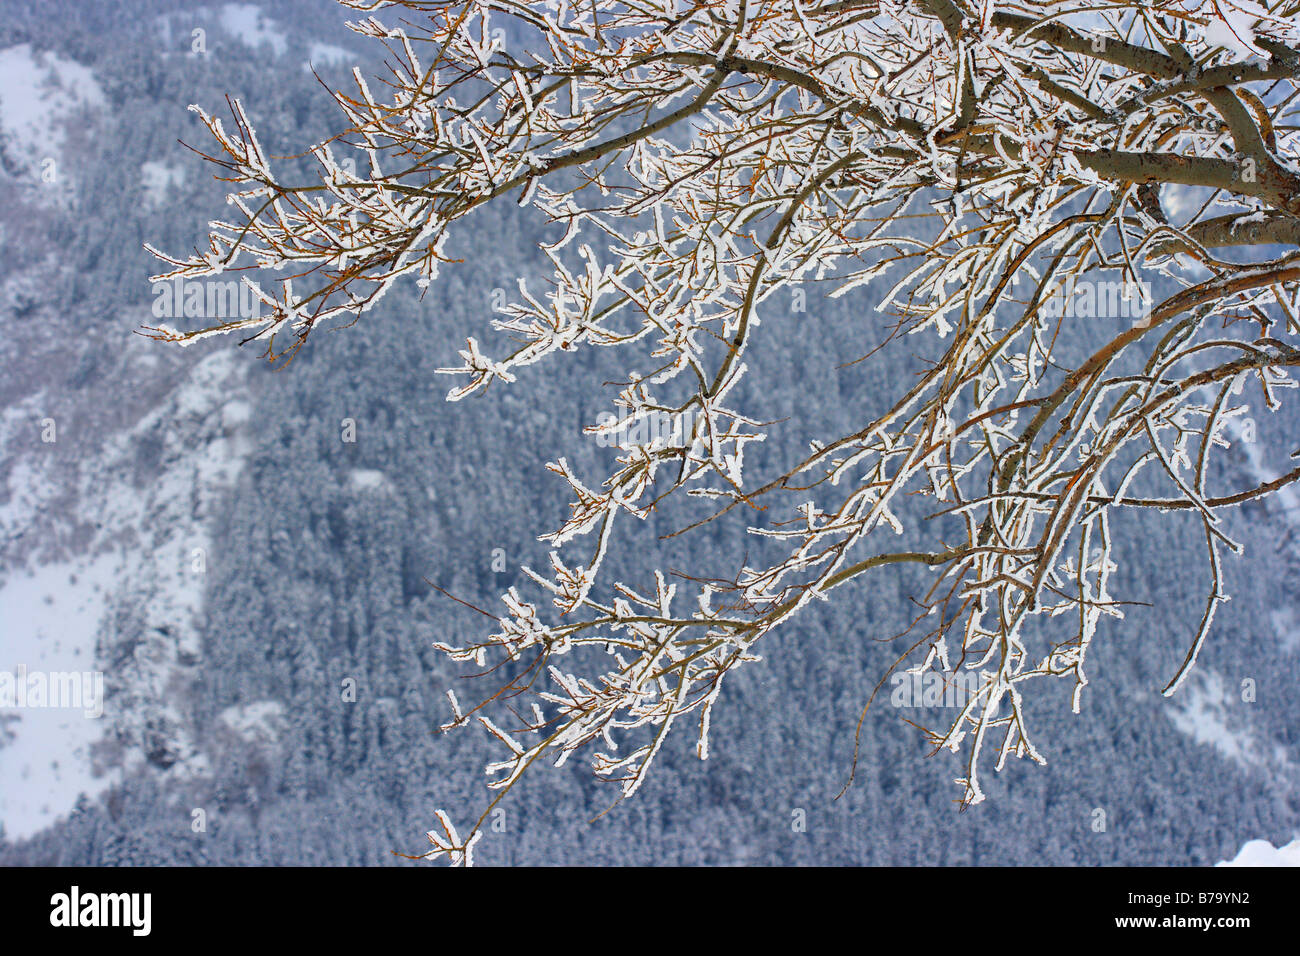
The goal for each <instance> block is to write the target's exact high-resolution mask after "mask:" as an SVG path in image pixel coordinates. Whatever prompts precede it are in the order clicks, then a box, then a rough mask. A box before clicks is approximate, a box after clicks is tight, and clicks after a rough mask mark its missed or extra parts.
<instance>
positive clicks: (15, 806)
mask: <svg viewBox="0 0 1300 956" xmlns="http://www.w3.org/2000/svg"><path fill="white" fill-rule="evenodd" d="M120 574H121V562H120V559H119V558H118V557H117V556H115V555H112V554H105V555H100V556H99V557H97V558H79V559H77V560H73V561H67V562H60V563H57V564H46V565H42V566H40V567H38V568H36V569H35V570H33V571H29V572H26V573H18V574H11V575H10V576H9V577H8V578H7V579H6V580H4V582H3V584H0V671H6V672H8V673H11V674H12V673H15V672H16V671H17V670H18V669H19V668H20V667H21V668H25V669H26V670H27V672H28V673H31V672H33V671H44V672H46V673H51V672H75V673H87V672H90V671H93V670H94V669H95V638H96V635H97V633H98V631H99V624H100V620H101V618H102V617H103V614H104V610H105V604H106V601H107V598H108V596H109V593H110V592H111V591H112V590H113V589H114V586H115V584H116V583H117V581H118V580H119V577H120ZM111 680H112V676H111V675H107V674H106V675H105V676H104V682H105V685H107V684H108V682H110V681H111ZM101 703H102V701H101ZM15 717H16V718H17V719H16V720H12V719H11V718H15ZM0 719H3V720H4V721H5V722H6V723H7V727H5V728H4V729H0V780H2V781H4V784H3V786H0V825H3V826H4V830H5V833H6V835H7V836H8V837H9V838H10V839H16V838H22V837H26V836H30V835H31V834H33V833H36V832H38V831H40V830H42V829H44V828H45V827H47V826H49V825H50V824H52V823H54V822H55V820H56V819H57V818H58V817H59V816H60V815H62V814H64V813H66V812H67V811H69V810H70V809H72V807H73V805H74V804H75V803H76V801H77V797H78V796H79V795H80V794H82V793H87V794H94V793H97V792H98V791H100V790H102V789H103V788H104V787H106V786H108V785H109V783H111V782H112V780H113V779H114V775H112V774H106V775H104V776H103V777H96V776H95V775H94V774H93V773H92V770H91V757H90V753H89V750H90V747H91V745H92V744H94V743H95V742H96V741H98V740H99V739H100V738H101V737H102V734H103V726H104V725H103V723H102V722H101V721H100V720H97V719H95V718H93V717H89V716H87V715H86V713H85V712H84V711H83V710H76V709H53V708H50V709H38V708H3V709H0ZM6 730H7V733H6V732H5V731H6Z"/></svg>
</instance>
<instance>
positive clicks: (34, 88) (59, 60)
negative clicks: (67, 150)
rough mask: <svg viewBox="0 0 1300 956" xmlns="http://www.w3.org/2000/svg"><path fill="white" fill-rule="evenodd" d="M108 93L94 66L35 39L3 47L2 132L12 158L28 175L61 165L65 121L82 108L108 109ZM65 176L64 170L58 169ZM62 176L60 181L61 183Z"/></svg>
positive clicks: (0, 52)
mask: <svg viewBox="0 0 1300 956" xmlns="http://www.w3.org/2000/svg"><path fill="white" fill-rule="evenodd" d="M106 103H107V100H106V98H105V96H104V91H103V90H102V89H101V88H100V86H99V84H98V83H97V82H96V80H95V76H94V73H92V72H91V70H90V69H89V68H88V67H85V66H82V65H81V64H80V63H76V62H74V61H72V60H67V59H64V58H63V57H60V56H58V55H57V54H54V53H41V52H37V51H35V50H33V49H32V45H31V44H30V43H20V44H18V45H17V46H11V47H6V48H4V49H3V50H0V132H2V133H3V137H4V144H3V145H4V150H5V155H6V158H7V159H8V160H9V161H10V162H11V163H12V164H13V165H15V166H18V167H20V168H22V169H23V170H24V171H25V172H26V173H27V174H28V175H30V176H33V177H36V176H39V175H40V174H41V172H42V170H43V168H44V164H45V163H47V162H48V161H50V160H54V161H55V162H56V163H57V161H58V159H59V157H60V154H61V152H62V149H63V124H64V123H66V122H67V121H68V120H69V119H71V118H72V116H73V115H74V114H75V113H76V112H77V111H78V110H80V109H82V108H86V107H89V108H96V109H98V108H103V107H104V106H105V104H106ZM56 176H57V177H58V178H59V179H61V178H62V176H63V171H62V170H61V169H59V170H56ZM57 181H58V179H56V182H57Z"/></svg>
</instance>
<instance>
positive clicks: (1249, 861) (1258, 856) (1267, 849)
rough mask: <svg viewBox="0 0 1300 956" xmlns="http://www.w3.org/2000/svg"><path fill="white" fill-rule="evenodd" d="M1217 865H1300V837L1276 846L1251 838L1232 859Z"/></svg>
mask: <svg viewBox="0 0 1300 956" xmlns="http://www.w3.org/2000/svg"><path fill="white" fill-rule="evenodd" d="M1214 865H1215V866H1300V839H1297V840H1292V841H1291V842H1290V843H1288V844H1287V845H1286V846H1282V847H1275V846H1273V844H1271V843H1269V842H1268V841H1267V840H1251V841H1250V842H1249V843H1247V844H1246V845H1245V846H1243V847H1242V848H1241V852H1240V853H1238V854H1237V855H1236V857H1234V858H1233V859H1231V860H1223V861H1221V862H1219V863H1216V864H1214Z"/></svg>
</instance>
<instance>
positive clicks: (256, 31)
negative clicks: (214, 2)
mask: <svg viewBox="0 0 1300 956" xmlns="http://www.w3.org/2000/svg"><path fill="white" fill-rule="evenodd" d="M221 26H222V27H223V28H224V29H225V30H226V32H227V33H230V34H233V35H234V36H236V37H238V38H239V40H240V42H242V43H243V44H245V45H246V46H249V47H253V48H256V47H259V46H261V45H262V44H269V45H270V47H271V49H272V51H273V52H274V53H275V54H276V55H277V56H279V55H280V54H281V53H283V52H284V51H285V49H286V48H287V47H288V45H289V44H288V42H287V41H286V40H285V38H284V37H283V36H282V35H281V34H280V32H279V28H278V27H277V26H276V24H275V21H274V20H272V19H270V18H269V17H267V16H265V15H264V14H263V13H262V9H261V7H259V6H257V5H256V4H253V3H228V4H226V5H225V6H224V7H222V8H221Z"/></svg>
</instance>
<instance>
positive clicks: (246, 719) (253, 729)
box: [220, 700, 284, 743]
mask: <svg viewBox="0 0 1300 956" xmlns="http://www.w3.org/2000/svg"><path fill="white" fill-rule="evenodd" d="M283 717H284V705H283V704H281V703H280V702H279V701H275V700H259V701H254V702H253V703H251V704H238V705H236V706H234V707H227V708H226V709H225V710H223V711H222V712H221V717H220V719H221V723H222V724H224V725H225V726H226V727H227V728H229V729H230V730H232V731H234V732H235V733H236V734H238V735H239V737H240V738H241V739H242V740H244V741H245V742H247V743H274V742H275V741H276V740H277V739H278V738H279V736H280V731H281V729H282V726H281V721H282V719H283Z"/></svg>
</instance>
